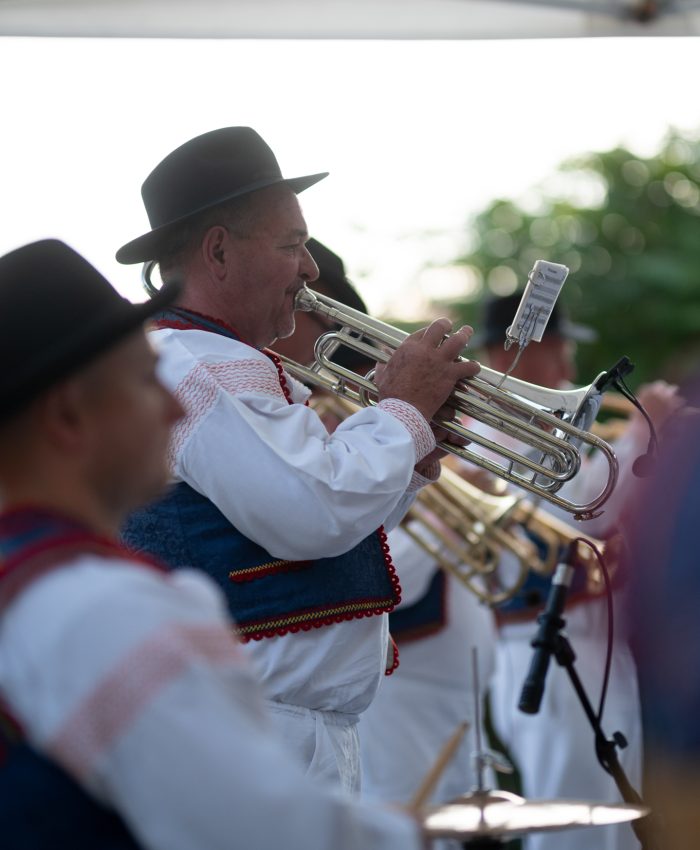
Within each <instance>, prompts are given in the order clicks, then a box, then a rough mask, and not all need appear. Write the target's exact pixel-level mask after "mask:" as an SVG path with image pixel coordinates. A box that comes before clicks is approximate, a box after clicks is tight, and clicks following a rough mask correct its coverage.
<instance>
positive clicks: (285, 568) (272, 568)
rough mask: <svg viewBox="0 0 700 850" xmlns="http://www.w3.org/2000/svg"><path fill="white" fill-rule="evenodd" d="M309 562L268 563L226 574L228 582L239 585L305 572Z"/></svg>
mask: <svg viewBox="0 0 700 850" xmlns="http://www.w3.org/2000/svg"><path fill="white" fill-rule="evenodd" d="M311 563H312V562H311V561H270V563H269V564H262V565H261V566H259V567H251V568H250V569H249V570H248V572H245V571H242V570H236V571H235V572H234V571H232V572H230V573H229V574H228V579H229V581H232V582H235V583H236V584H241V583H243V582H247V581H255V580H256V579H259V578H263V577H264V576H274V575H277V574H278V573H293V572H298V571H300V570H305V569H306V568H307V567H309V565H310V564H311Z"/></svg>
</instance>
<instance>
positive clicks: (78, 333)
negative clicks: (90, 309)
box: [0, 281, 181, 421]
mask: <svg viewBox="0 0 700 850" xmlns="http://www.w3.org/2000/svg"><path fill="white" fill-rule="evenodd" d="M180 290H181V287H180V284H179V283H178V282H176V281H171V282H170V283H168V284H165V285H164V286H163V287H162V289H160V290H159V291H158V292H157V293H156V294H155V295H154V296H153V298H152V299H151V300H150V301H146V302H144V303H142V304H132V303H131V302H130V301H127V299H126V298H125V299H123V304H122V305H120V306H119V307H117V308H115V307H114V305H112V306H111V308H110V309H109V310H106V311H105V312H104V313H103V314H102V315H97V316H95V317H93V320H92V321H91V322H90V324H89V325H86V326H84V327H82V328H80V327H79V328H76V329H75V331H74V332H73V333H71V334H70V336H69V337H68V338H67V339H65V340H64V341H62V343H61V345H60V346H54V347H53V348H50V347H49V348H46V349H45V350H44V351H42V357H41V359H40V360H37V362H34V363H32V364H31V365H30V366H29V367H28V368H25V369H24V370H22V369H17V370H15V372H14V375H13V377H14V380H13V382H12V384H10V385H9V386H8V387H7V389H6V390H5V391H4V392H3V397H2V400H1V401H0V421H2V420H5V419H7V418H8V417H9V416H12V415H13V414H15V413H18V412H19V411H20V410H21V409H22V408H23V407H24V406H25V405H27V404H29V403H30V402H31V401H32V400H33V399H35V398H36V397H37V396H38V395H39V394H40V393H42V392H43V391H44V390H47V389H48V388H49V387H51V386H52V385H53V384H55V383H57V382H59V381H61V380H64V379H66V378H68V377H70V376H71V375H72V374H74V373H75V372H77V371H79V370H80V369H81V368H83V367H85V366H87V365H89V363H90V362H91V361H93V360H94V359H96V358H97V357H99V356H100V355H101V354H103V353H105V352H106V351H107V350H109V349H110V348H112V347H113V346H114V345H117V344H118V343H119V342H120V341H121V340H122V339H125V338H126V337H128V336H129V335H130V334H132V333H135V332H136V331H137V330H138V328H139V327H141V326H143V325H144V323H145V322H147V321H148V319H150V318H151V316H153V315H154V314H155V313H158V312H159V311H161V310H162V309H164V308H165V307H167V306H169V305H170V304H172V303H173V302H174V301H175V299H176V298H177V297H178V295H179V293H180Z"/></svg>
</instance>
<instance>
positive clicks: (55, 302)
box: [0, 240, 423, 850]
mask: <svg viewBox="0 0 700 850" xmlns="http://www.w3.org/2000/svg"><path fill="white" fill-rule="evenodd" d="M175 295H176V292H175V291H174V290H173V289H172V288H166V289H164V290H163V291H162V292H161V293H160V294H159V295H158V296H156V298H155V299H154V300H153V301H152V302H150V303H148V304H145V305H138V306H135V305H132V304H130V303H129V302H127V301H126V300H125V299H123V298H121V297H120V296H119V295H118V294H117V293H116V292H115V290H114V289H113V288H112V287H111V286H110V284H109V283H108V282H107V281H106V280H105V279H104V278H103V277H102V276H101V275H100V274H99V272H97V270H96V269H94V268H93V267H92V266H91V265H90V264H89V263H87V261H85V260H84V259H83V258H82V257H80V256H79V255H78V254H76V253H75V252H74V251H73V250H72V249H70V248H68V247H67V246H66V245H64V244H63V243H61V242H57V241H55V240H46V241H43V242H38V243H34V244H32V245H28V246H25V247H24V248H20V249H18V250H17V251H14V252H12V253H11V254H8V255H6V256H5V257H3V258H0V352H1V353H2V358H3V362H4V363H6V364H10V363H11V364H13V368H12V369H9V368H8V369H5V370H4V371H3V372H2V374H1V375H0V490H1V493H2V502H3V507H2V512H0V626H1V628H0V745H1V749H2V752H1V756H2V757H1V759H0V835H2V840H1V842H0V843H1V844H2V847H3V850H27V848H31V850H58V848H72V850H98V849H99V850H107V848H109V850H137V848H148V850H230V848H232V847H239V848H246V850H270V848H275V847H285V848H290V850H327V848H329V847H333V848H345V850H353V848H354V850H365V848H376V850H380V848H383V850H420V848H421V847H422V846H423V844H422V841H421V839H420V832H419V829H418V827H417V826H416V825H415V824H414V822H413V821H412V820H411V819H410V818H408V817H405V816H403V815H400V814H399V813H398V812H396V813H393V812H389V811H388V810H387V811H384V810H379V809H373V808H371V807H369V806H365V805H363V804H360V803H357V802H355V801H351V800H349V799H348V798H347V797H346V796H345V795H341V794H339V793H335V794H334V793H332V792H330V791H328V790H327V789H323V788H319V787H318V786H317V785H316V784H314V783H313V782H312V781H311V780H310V779H309V778H308V777H307V776H305V775H304V772H303V771H302V770H301V769H300V768H299V767H298V765H297V764H296V763H295V762H294V761H293V760H292V757H291V755H290V754H289V753H288V752H287V751H286V750H285V748H284V745H283V743H282V741H281V740H280V739H278V738H276V737H275V734H274V732H273V730H272V728H271V724H270V723H269V720H268V719H267V718H266V717H265V711H264V704H263V700H262V697H261V694H260V692H259V686H258V684H257V683H256V681H255V679H254V677H253V676H252V674H251V671H250V670H249V668H248V665H247V663H246V659H245V658H244V657H243V654H242V652H241V648H240V645H239V644H238V643H237V641H236V639H235V637H234V631H233V628H232V623H231V620H230V619H229V616H228V614H227V612H226V605H225V600H224V598H223V595H222V594H221V592H220V591H219V589H218V588H217V587H216V586H215V584H214V583H213V582H212V581H211V580H210V579H209V578H208V577H206V576H204V575H203V574H201V573H197V572H195V571H191V570H183V571H174V572H168V571H167V570H165V568H163V567H161V566H160V565H158V564H157V563H155V562H152V561H149V560H145V559H142V558H140V557H137V556H136V555H134V553H133V552H130V551H128V550H126V549H124V548H123V547H122V546H121V545H120V544H119V543H118V542H117V537H116V534H117V530H118V527H119V525H120V523H121V521H122V519H123V517H124V515H125V514H126V513H127V512H128V511H129V510H131V509H133V508H134V507H136V506H137V505H138V504H140V503H142V502H143V501H145V500H148V499H150V498H152V497H153V496H155V495H156V494H157V493H158V492H159V491H160V490H161V489H162V488H163V487H164V485H165V483H166V480H167V476H168V468H167V457H166V451H167V444H168V438H169V435H170V431H171V428H172V426H173V424H174V423H175V422H176V421H177V420H178V419H180V417H181V416H182V413H183V411H182V408H181V407H180V405H179V403H178V402H177V401H176V399H175V398H174V397H173V396H172V395H171V394H170V393H169V392H168V391H167V390H166V389H165V387H164V386H163V385H162V384H161V383H160V381H159V380H158V378H157V376H156V365H157V357H156V355H155V353H154V352H153V350H152V349H151V348H150V346H149V344H148V342H147V340H146V336H145V334H144V332H143V327H142V325H143V322H144V321H145V320H146V319H148V318H149V316H151V315H152V314H153V313H154V312H155V311H157V310H159V309H161V308H163V307H164V306H167V305H168V304H169V303H170V302H172V300H173V298H174V297H175Z"/></svg>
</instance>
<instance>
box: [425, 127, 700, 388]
mask: <svg viewBox="0 0 700 850" xmlns="http://www.w3.org/2000/svg"><path fill="white" fill-rule="evenodd" d="M537 194H538V205H537V208H536V209H535V210H534V211H533V210H532V209H530V210H528V209H526V208H525V205H519V204H518V203H516V202H515V201H513V200H507V199H500V200H496V201H494V202H492V203H491V204H490V205H489V206H488V207H487V208H486V209H485V210H484V211H482V212H481V213H480V214H478V215H477V216H476V217H475V219H474V221H473V222H472V226H471V228H470V229H471V234H472V237H473V242H472V245H473V247H472V248H470V249H468V250H466V251H465V252H464V253H462V254H461V255H460V256H459V257H457V258H456V260H455V263H456V264H457V265H461V266H465V267H466V269H467V270H468V272H469V278H470V280H471V281H472V285H471V287H470V291H469V293H468V294H465V295H464V297H462V298H460V299H457V300H453V301H450V302H447V303H442V304H441V305H440V306H441V307H442V308H447V309H449V311H450V312H451V314H452V315H453V316H454V317H455V318H456V319H458V320H460V321H464V322H469V323H471V324H474V325H475V326H476V325H477V324H478V319H479V312H480V305H481V302H482V301H483V299H484V297H486V296H487V295H488V294H490V293H495V294H507V293H510V292H513V291H515V290H516V288H518V289H520V288H522V286H523V285H524V283H525V281H526V280H527V275H528V272H529V271H530V269H531V268H532V265H533V263H534V261H535V260H536V259H538V258H542V259H547V260H551V261H553V262H557V263H564V264H565V265H566V266H568V267H569V268H570V270H571V271H570V275H569V278H568V280H567V282H566V284H565V285H564V289H563V291H562V294H561V296H560V299H561V300H562V301H563V303H564V304H565V305H566V307H567V308H568V311H569V313H570V315H571V317H572V319H574V320H575V321H578V322H583V323H586V324H589V325H592V326H593V327H594V328H596V330H597V331H598V334H599V342H598V343H596V344H594V345H581V346H579V350H578V354H577V360H578V368H579V375H580V377H581V380H582V381H587V380H588V379H589V378H590V379H592V378H593V377H594V376H595V375H596V374H597V373H598V372H600V371H601V370H602V369H605V368H608V367H609V366H611V365H612V364H613V363H614V362H615V361H616V360H617V359H618V357H620V356H621V355H623V354H627V355H628V356H629V357H630V358H631V360H632V361H633V362H634V363H635V364H636V370H635V373H634V374H633V375H632V376H631V378H630V383H631V384H632V385H637V384H639V383H640V382H644V381H649V380H651V379H653V378H655V377H665V378H667V379H669V380H673V381H676V380H681V379H682V378H683V377H684V376H686V375H687V374H688V373H689V372H690V371H692V370H695V369H697V368H698V367H699V366H700V139H697V138H695V139H692V138H684V137H683V136H681V135H680V134H679V133H678V132H677V131H675V130H670V131H669V133H668V134H667V137H666V138H665V140H664V142H663V144H662V146H661V149H660V151H659V152H658V154H657V155H655V156H652V157H650V158H648V159H642V158H640V157H638V156H636V155H635V154H633V153H631V152H630V151H628V150H625V149H624V148H616V149H614V150H611V151H607V152H604V153H590V154H586V155H584V156H581V157H579V158H577V159H574V160H571V161H568V162H566V163H564V164H563V165H562V166H561V167H560V168H559V170H558V171H557V173H556V174H555V175H554V176H553V178H552V179H550V180H548V181H547V182H546V183H545V184H544V185H543V186H542V187H541V189H540V190H539V191H538V193H537Z"/></svg>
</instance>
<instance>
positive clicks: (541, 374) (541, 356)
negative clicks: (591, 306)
mask: <svg viewBox="0 0 700 850" xmlns="http://www.w3.org/2000/svg"><path fill="white" fill-rule="evenodd" d="M521 298H522V293H521V292H519V293H514V294H513V295H505V296H501V297H495V296H494V297H492V298H489V299H488V300H487V301H485V302H484V305H483V309H482V313H481V318H480V319H479V321H478V323H477V324H476V332H475V334H474V337H473V338H472V341H471V343H470V347H471V348H472V349H474V350H475V351H477V352H478V359H479V360H480V361H481V362H483V363H484V364H485V365H487V366H490V367H491V368H492V369H495V370H496V371H498V372H505V371H507V370H508V369H509V368H510V366H511V364H512V363H513V361H514V359H515V356H516V354H517V352H518V348H517V346H516V345H515V344H514V345H513V346H511V348H510V349H508V350H506V349H505V347H504V343H505V340H506V330H507V329H508V328H509V327H510V326H511V324H512V323H513V319H514V317H515V313H516V311H517V309H518V305H519V304H520V300H521ZM594 339H595V332H594V331H593V330H592V328H588V327H585V326H583V325H577V324H574V323H573V322H571V321H570V320H569V319H568V317H567V316H566V314H565V312H564V310H563V308H562V307H561V306H560V305H559V304H558V303H556V304H555V305H554V309H553V310H552V314H551V316H550V318H549V322H548V323H547V327H546V329H545V331H544V334H543V336H542V340H541V342H531V343H530V344H529V345H528V346H527V347H526V348H525V350H524V351H523V352H522V354H521V356H520V359H519V361H518V364H517V366H516V368H515V369H514V370H513V371H512V372H511V373H510V374H511V376H512V377H514V378H520V379H521V380H523V381H527V382H528V383H533V384H539V385H541V386H544V387H552V388H560V387H564V386H566V385H568V384H570V383H571V382H572V381H574V380H575V377H576V370H575V363H574V356H575V353H576V344H577V343H578V342H591V341H593V340H594Z"/></svg>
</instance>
